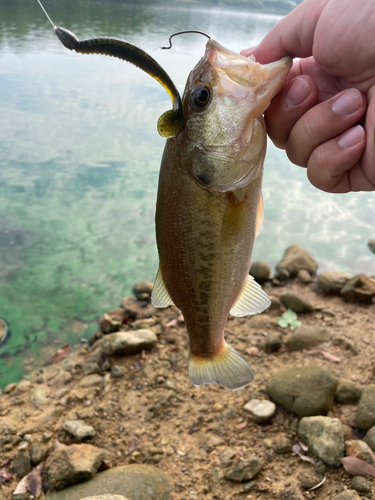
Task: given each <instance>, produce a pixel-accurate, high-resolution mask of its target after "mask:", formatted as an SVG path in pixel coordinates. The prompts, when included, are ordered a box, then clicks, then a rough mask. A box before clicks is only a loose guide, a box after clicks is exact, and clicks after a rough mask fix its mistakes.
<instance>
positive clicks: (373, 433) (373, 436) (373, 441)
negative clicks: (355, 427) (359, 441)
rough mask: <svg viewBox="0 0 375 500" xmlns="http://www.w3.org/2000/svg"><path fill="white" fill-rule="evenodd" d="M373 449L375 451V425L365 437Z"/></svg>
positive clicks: (364, 439)
mask: <svg viewBox="0 0 375 500" xmlns="http://www.w3.org/2000/svg"><path fill="white" fill-rule="evenodd" d="M363 441H365V442H366V443H367V444H368V445H369V447H370V448H371V449H372V451H375V426H373V427H371V429H369V430H368V431H367V433H366V436H365V437H364V438H363Z"/></svg>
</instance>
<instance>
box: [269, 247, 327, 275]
mask: <svg viewBox="0 0 375 500" xmlns="http://www.w3.org/2000/svg"><path fill="white" fill-rule="evenodd" d="M276 268H277V269H287V270H288V271H289V272H290V275H291V276H296V275H297V273H298V271H299V270H300V269H306V271H308V272H309V273H310V274H314V273H315V272H316V270H317V269H318V263H317V262H316V261H315V259H313V257H312V256H311V255H310V254H309V252H308V251H307V250H305V249H304V248H302V247H300V246H299V245H292V246H290V247H288V248H287V249H286V251H285V254H284V257H283V258H282V260H281V261H280V262H279V263H278V264H277V266H276Z"/></svg>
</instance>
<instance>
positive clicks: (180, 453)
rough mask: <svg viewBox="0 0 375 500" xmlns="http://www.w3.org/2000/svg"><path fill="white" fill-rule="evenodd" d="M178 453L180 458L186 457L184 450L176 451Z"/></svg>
mask: <svg viewBox="0 0 375 500" xmlns="http://www.w3.org/2000/svg"><path fill="white" fill-rule="evenodd" d="M176 452H177V455H180V457H184V456H185V455H186V453H185V452H184V451H182V450H176Z"/></svg>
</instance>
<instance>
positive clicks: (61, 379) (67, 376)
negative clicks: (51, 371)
mask: <svg viewBox="0 0 375 500" xmlns="http://www.w3.org/2000/svg"><path fill="white" fill-rule="evenodd" d="M72 379H73V375H72V374H71V373H69V372H66V371H65V370H62V371H61V372H60V373H59V374H58V375H56V377H55V378H54V379H53V385H54V386H55V387H64V386H65V385H66V384H69V382H70V381H71V380H72Z"/></svg>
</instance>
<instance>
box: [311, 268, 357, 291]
mask: <svg viewBox="0 0 375 500" xmlns="http://www.w3.org/2000/svg"><path fill="white" fill-rule="evenodd" d="M351 278H353V275H352V274H349V273H343V272H341V271H325V272H324V273H321V274H319V276H318V287H319V289H320V290H321V291H322V292H324V293H331V294H336V295H339V294H340V292H341V289H342V287H343V286H344V285H345V283H346V282H347V281H348V280H350V279H351Z"/></svg>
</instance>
